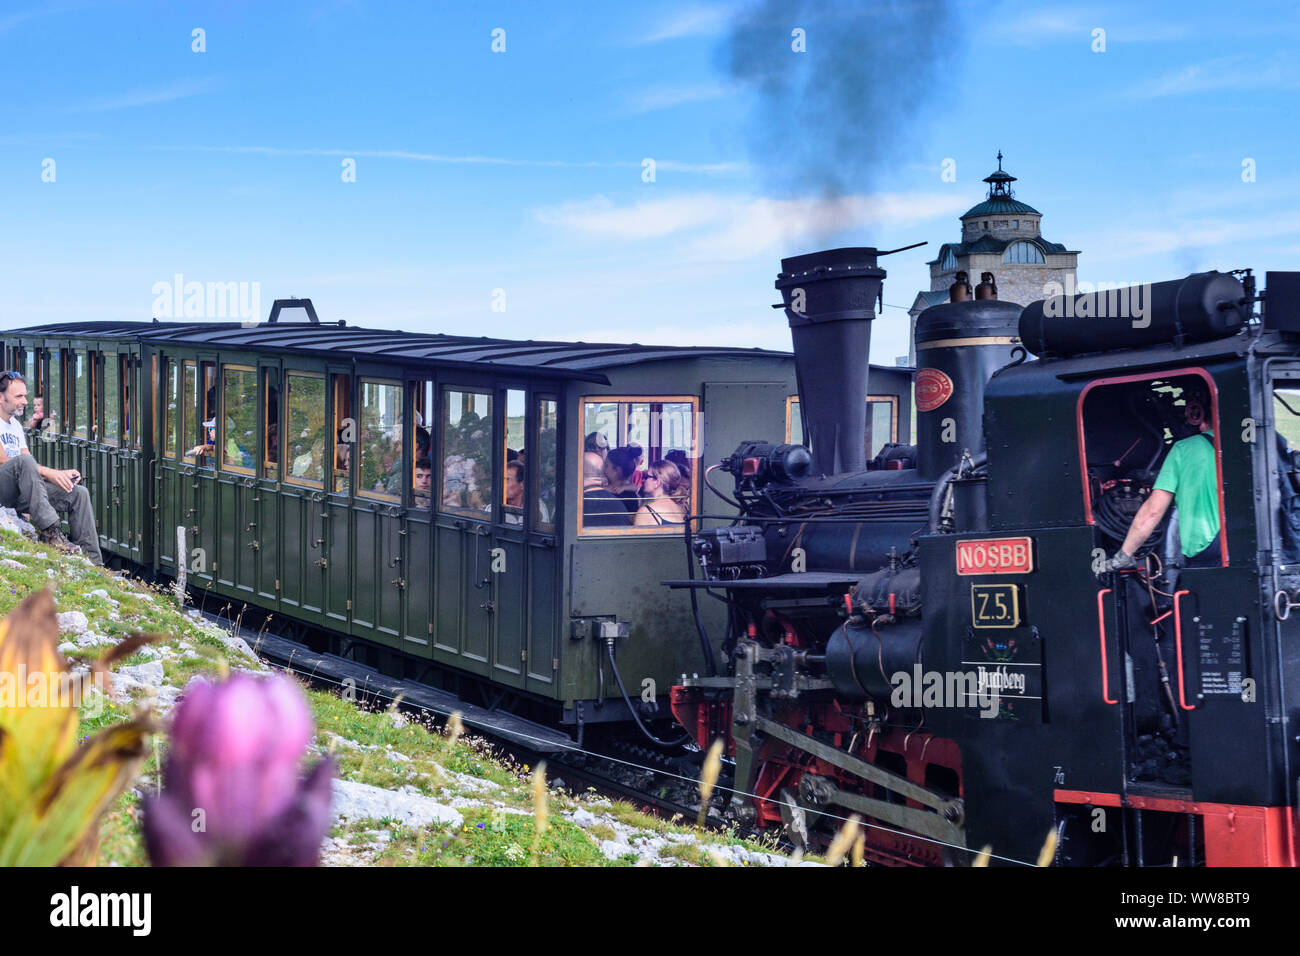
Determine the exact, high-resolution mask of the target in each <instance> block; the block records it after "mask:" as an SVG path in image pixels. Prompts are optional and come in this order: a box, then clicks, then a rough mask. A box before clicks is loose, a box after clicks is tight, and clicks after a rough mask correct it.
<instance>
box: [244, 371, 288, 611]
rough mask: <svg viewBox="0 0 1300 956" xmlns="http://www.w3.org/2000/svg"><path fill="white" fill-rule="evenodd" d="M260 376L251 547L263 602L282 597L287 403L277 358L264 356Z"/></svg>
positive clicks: (250, 518) (257, 583)
mask: <svg viewBox="0 0 1300 956" xmlns="http://www.w3.org/2000/svg"><path fill="white" fill-rule="evenodd" d="M257 371H258V376H259V378H260V380H261V384H262V387H261V389H260V390H259V393H258V394H259V396H260V400H261V403H262V404H261V407H262V413H261V414H262V422H263V428H262V440H261V445H260V447H261V453H260V454H261V456H262V457H261V462H260V465H259V467H258V470H257V482H256V487H257V491H256V495H255V497H254V499H253V501H252V502H251V503H250V504H251V508H250V511H249V524H250V525H251V529H250V533H249V535H248V541H247V547H248V549H249V551H251V552H252V554H253V556H254V562H253V563H254V568H255V572H254V575H255V587H256V589H257V596H258V598H259V599H260V602H261V603H265V602H267V601H270V602H272V603H273V605H274V602H277V601H279V599H280V590H279V588H280V527H279V509H278V508H277V505H278V503H279V498H280V496H279V493H278V492H279V479H280V468H281V467H282V466H281V463H280V416H281V414H282V413H283V411H284V403H283V401H282V400H281V398H280V367H279V363H278V362H276V361H268V360H265V359H263V360H261V361H260V362H259V363H258V370H257Z"/></svg>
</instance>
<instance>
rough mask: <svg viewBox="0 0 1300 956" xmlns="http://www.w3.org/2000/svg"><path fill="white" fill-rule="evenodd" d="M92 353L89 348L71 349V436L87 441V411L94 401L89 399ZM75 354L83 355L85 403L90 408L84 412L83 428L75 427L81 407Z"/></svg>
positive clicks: (88, 409) (88, 424) (88, 429)
mask: <svg viewBox="0 0 1300 956" xmlns="http://www.w3.org/2000/svg"><path fill="white" fill-rule="evenodd" d="M93 355H94V353H93V352H91V351H90V350H89V349H84V348H81V349H73V350H72V369H73V374H72V437H73V438H85V439H86V440H88V441H89V439H90V414H89V412H90V408H93V407H94V403H93V402H91V400H90V390H91V388H92V387H93V381H94V380H93V378H92V376H91V374H90V365H91V364H92V361H93V359H92V356H93ZM77 356H84V358H85V364H84V368H85V378H86V404H87V405H88V406H90V408H87V409H86V412H87V414H86V427H85V428H84V429H79V428H78V427H77V424H78V423H77V419H78V418H80V417H81V411H82V409H81V376H80V375H77V373H76V368H77Z"/></svg>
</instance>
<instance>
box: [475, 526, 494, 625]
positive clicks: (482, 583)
mask: <svg viewBox="0 0 1300 956" xmlns="http://www.w3.org/2000/svg"><path fill="white" fill-rule="evenodd" d="M487 533H488V529H487V528H486V527H484V526H483V525H478V526H476V527H475V529H474V576H475V577H478V542H479V538H483V537H486V536H487ZM491 583H492V575H490V574H489V575H488V576H487V577H485V578H482V579H480V580H479V581H477V582H476V583H475V584H474V589H475V590H476V591H481V590H482V589H483V588H485V587H487V586H488V585H489V584H491ZM491 603H492V602H491V601H489V602H488V604H491ZM479 606H480V607H484V606H483V605H479ZM486 609H487V608H486V607H484V610H486Z"/></svg>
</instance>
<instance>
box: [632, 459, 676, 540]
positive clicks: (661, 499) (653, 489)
mask: <svg viewBox="0 0 1300 956" xmlns="http://www.w3.org/2000/svg"><path fill="white" fill-rule="evenodd" d="M689 488H690V485H689V484H687V483H686V482H685V481H683V480H682V473H681V472H680V471H678V470H677V466H676V465H674V464H673V463H672V462H671V461H668V460H666V459H662V458H661V459H660V460H659V461H656V462H654V463H653V464H652V465H651V466H650V467H649V468H647V469H646V474H645V481H644V482H643V483H642V487H641V495H642V500H643V501H644V504H642V505H641V507H640V509H638V511H637V513H636V517H634V518H633V519H632V524H634V525H635V526H637V527H639V528H641V527H646V526H653V525H663V524H685V523H686V508H685V507H684V505H683V503H682V501H681V500H679V499H680V498H681V497H682V493H683V491H684V490H685V491H686V493H687V494H689Z"/></svg>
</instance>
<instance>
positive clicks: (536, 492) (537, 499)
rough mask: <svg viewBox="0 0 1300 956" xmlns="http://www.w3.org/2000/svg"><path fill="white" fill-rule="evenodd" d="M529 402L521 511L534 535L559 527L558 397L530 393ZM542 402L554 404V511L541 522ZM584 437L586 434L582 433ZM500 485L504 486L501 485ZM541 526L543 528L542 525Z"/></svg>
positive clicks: (556, 395) (550, 531)
mask: <svg viewBox="0 0 1300 956" xmlns="http://www.w3.org/2000/svg"><path fill="white" fill-rule="evenodd" d="M530 397H531V403H530V405H529V414H530V415H531V418H530V419H529V421H530V423H531V424H530V426H529V433H528V437H527V438H526V439H525V440H524V447H525V448H526V449H528V465H527V467H526V468H525V469H524V478H525V480H526V481H527V485H526V486H525V488H524V501H525V503H526V506H525V510H526V511H527V512H528V516H529V517H528V521H529V525H528V527H529V529H530V530H531V531H534V532H536V533H537V534H551V535H553V534H556V533H557V531H556V528H558V527H559V521H558V518H559V512H560V501H561V499H562V498H563V495H561V494H560V491H561V487H562V486H561V485H560V474H561V472H560V447H561V444H562V438H563V436H562V435H561V434H560V396H559V395H558V394H556V393H554V392H536V393H533V394H532V395H531V396H530ZM543 402H550V403H551V404H553V405H554V406H555V474H554V475H553V476H552V481H553V483H554V485H555V501H554V503H553V504H554V510H553V511H552V513H551V520H550V521H546V522H543V521H541V520H540V517H539V514H538V506H539V505H540V504H541V491H542V481H541V472H540V470H539V469H540V467H541V464H542V461H541V453H540V447H541V434H542V421H543V416H542V409H541V405H542V403H543ZM583 438H584V439H585V438H586V435H583ZM503 487H504V486H503ZM543 525H545V526H546V527H543Z"/></svg>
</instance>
